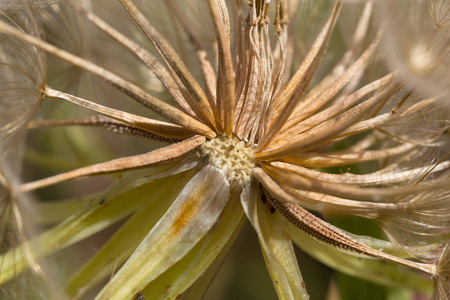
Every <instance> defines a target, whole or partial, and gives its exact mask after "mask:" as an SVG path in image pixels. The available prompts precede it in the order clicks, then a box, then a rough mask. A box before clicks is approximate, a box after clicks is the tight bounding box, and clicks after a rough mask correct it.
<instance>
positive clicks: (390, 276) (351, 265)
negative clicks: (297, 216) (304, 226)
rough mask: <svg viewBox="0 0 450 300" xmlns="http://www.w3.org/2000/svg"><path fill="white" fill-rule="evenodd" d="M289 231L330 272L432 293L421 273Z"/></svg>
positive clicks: (429, 283) (428, 283) (297, 230)
mask: <svg viewBox="0 0 450 300" xmlns="http://www.w3.org/2000/svg"><path fill="white" fill-rule="evenodd" d="M288 228H289V233H290V234H291V237H292V240H293V241H294V243H295V244H296V245H297V246H298V247H299V248H300V249H302V250H303V251H305V252H306V253H308V254H309V255H311V256H312V257H314V258H315V259H317V260H319V261H320V262H322V263H323V264H325V265H327V266H329V267H331V268H333V269H336V270H339V271H341V272H343V273H345V274H348V275H350V276H355V277H358V278H361V279H365V280H369V281H372V282H375V283H378V284H382V285H387V286H395V287H403V288H409V289H412V290H415V291H417V292H420V293H423V294H428V295H430V294H431V293H432V288H433V287H432V282H431V280H429V279H427V278H426V277H424V276H423V275H422V274H420V273H416V272H411V270H410V269H409V268H405V267H403V266H399V265H396V264H392V263H386V262H384V261H381V260H377V259H372V258H367V257H361V256H359V255H354V254H353V253H350V252H341V251H336V249H335V248H333V247H331V246H329V245H326V244H322V243H319V242H317V241H315V240H313V239H311V238H310V237H309V236H308V235H307V234H306V233H304V232H303V231H301V230H299V229H298V228H296V227H294V226H293V225H289V227H288Z"/></svg>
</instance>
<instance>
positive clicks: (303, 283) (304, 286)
mask: <svg viewBox="0 0 450 300" xmlns="http://www.w3.org/2000/svg"><path fill="white" fill-rule="evenodd" d="M302 288H303V289H306V284H305V282H304V281H302Z"/></svg>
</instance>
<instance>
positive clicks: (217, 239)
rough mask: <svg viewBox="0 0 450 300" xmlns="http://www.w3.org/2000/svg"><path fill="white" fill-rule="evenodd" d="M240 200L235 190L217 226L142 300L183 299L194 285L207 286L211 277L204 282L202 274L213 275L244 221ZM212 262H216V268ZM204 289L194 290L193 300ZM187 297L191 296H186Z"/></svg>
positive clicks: (149, 286) (151, 288)
mask: <svg viewBox="0 0 450 300" xmlns="http://www.w3.org/2000/svg"><path fill="white" fill-rule="evenodd" d="M239 196H240V189H238V190H234V192H233V195H232V196H231V198H230V200H228V203H227V205H226V206H225V208H224V209H223V212H222V214H221V215H220V217H219V219H218V220H217V222H216V225H215V226H214V227H212V228H211V230H210V231H209V232H208V233H207V234H206V235H205V236H204V237H203V238H202V239H201V240H200V241H199V243H198V244H197V245H195V247H194V248H192V250H191V251H189V253H188V254H187V255H186V256H185V257H183V259H181V260H180V261H179V262H177V263H176V264H174V265H173V266H172V267H170V268H169V270H167V271H166V272H165V273H163V274H162V275H161V276H159V277H158V278H157V279H155V280H154V281H152V282H150V284H149V285H147V286H146V287H145V289H144V290H143V291H142V294H143V295H144V296H145V299H161V300H162V299H173V298H175V297H177V296H179V295H181V294H182V293H183V296H184V291H185V290H186V288H188V287H189V286H190V285H191V284H192V283H193V282H194V281H196V280H197V281H206V283H209V282H210V280H212V277H209V278H204V275H203V273H204V272H205V270H206V272H210V270H209V269H210V268H212V269H213V270H211V271H212V274H210V275H214V274H215V271H217V269H218V267H219V266H220V263H221V262H222V261H223V259H224V258H225V256H226V254H227V253H228V250H229V249H230V248H231V246H232V243H233V242H234V240H235V238H236V237H237V234H238V233H239V229H240V227H241V225H242V224H243V221H244V218H243V215H244V212H243V211H242V206H241V203H240V201H239ZM213 260H214V262H213ZM215 260H218V263H219V264H217V263H216V261H215ZM207 268H208V269H207ZM199 285H201V286H203V284H199ZM207 286H208V285H206V286H203V287H197V297H195V298H193V299H200V297H201V295H202V292H204V291H205V289H206V287H207ZM189 294H194V292H188V295H189ZM182 299H184V297H183V298H182ZM191 299H192V298H191Z"/></svg>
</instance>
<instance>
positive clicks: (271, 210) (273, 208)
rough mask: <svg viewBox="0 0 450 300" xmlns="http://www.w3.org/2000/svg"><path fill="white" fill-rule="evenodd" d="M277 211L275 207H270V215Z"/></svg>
mask: <svg viewBox="0 0 450 300" xmlns="http://www.w3.org/2000/svg"><path fill="white" fill-rule="evenodd" d="M276 211H277V210H276V209H275V207H273V206H271V207H270V213H271V214H274V213H275V212H276Z"/></svg>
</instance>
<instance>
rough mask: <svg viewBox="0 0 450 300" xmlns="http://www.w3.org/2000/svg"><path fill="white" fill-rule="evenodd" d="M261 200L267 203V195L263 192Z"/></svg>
mask: <svg viewBox="0 0 450 300" xmlns="http://www.w3.org/2000/svg"><path fill="white" fill-rule="evenodd" d="M261 200H262V202H263V203H264V204H267V197H266V195H264V194H261Z"/></svg>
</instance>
